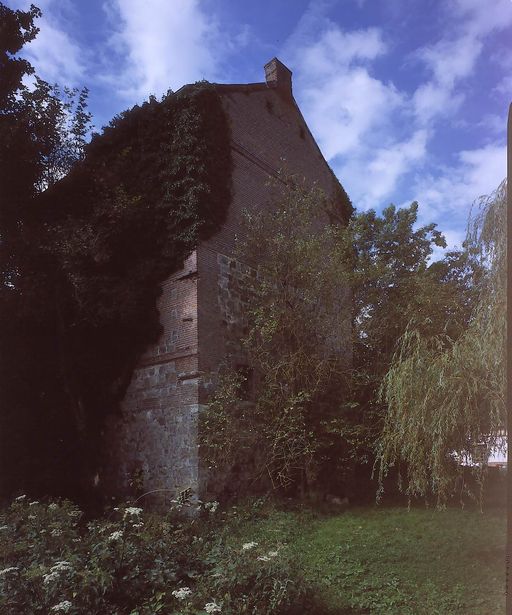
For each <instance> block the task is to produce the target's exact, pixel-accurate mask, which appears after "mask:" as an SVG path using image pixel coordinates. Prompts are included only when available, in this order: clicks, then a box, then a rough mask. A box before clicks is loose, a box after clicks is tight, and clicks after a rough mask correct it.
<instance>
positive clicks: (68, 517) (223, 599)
mask: <svg viewBox="0 0 512 615" xmlns="http://www.w3.org/2000/svg"><path fill="white" fill-rule="evenodd" d="M215 509H216V506H215V507H214V506H212V505H206V506H205V507H204V510H203V513H202V514H203V518H202V519H201V520H194V521H191V520H188V521H183V520H181V521H180V520H178V517H177V516H176V514H175V513H173V512H170V513H169V514H167V515H155V514H153V515H149V514H146V513H144V511H143V510H142V509H141V508H138V507H136V506H121V507H119V508H114V509H112V510H111V511H110V513H109V514H108V515H106V516H104V517H102V518H99V519H95V520H89V521H87V520H86V519H85V517H84V515H83V513H82V512H81V511H80V510H79V509H78V508H77V507H76V506H74V505H73V504H71V503H70V502H67V501H55V502H49V503H47V502H29V501H28V499H27V498H26V497H25V496H20V497H19V498H17V499H16V500H15V501H14V502H13V503H12V505H11V506H10V507H9V508H8V509H7V510H6V511H4V513H3V514H2V515H0V524H1V525H0V562H1V564H0V568H1V569H0V587H1V589H2V592H1V594H0V608H1V610H2V612H6V613H10V614H12V615H17V614H19V615H21V614H23V615H26V614H39V613H40V614H43V613H44V614H46V613H54V612H55V613H59V612H61V613H69V614H71V615H79V614H84V615H85V614H87V615H93V614H96V613H97V614H98V615H100V614H101V615H105V614H110V613H111V614H112V615H113V614H119V615H121V614H122V615H136V614H137V615H154V614H155V613H167V614H169V615H178V613H180V614H182V615H199V614H204V613H214V612H221V609H222V613H225V614H227V615H239V614H241V613H252V614H253V615H258V614H260V615H265V614H267V613H276V614H282V615H285V614H288V613H291V612H292V610H291V609H292V607H295V609H296V610H295V611H293V612H299V610H298V609H299V607H300V605H301V604H302V596H303V594H304V592H305V586H304V583H302V582H301V581H300V574H299V571H298V570H297V568H296V567H294V565H293V562H292V561H291V560H290V558H289V557H288V556H287V555H286V553H282V552H281V549H280V546H279V545H278V544H276V541H273V542H271V541H261V542H260V544H258V545H256V544H253V543H248V544H242V543H240V544H237V545H234V544H230V545H226V544H225V540H224V531H227V528H226V527H225V524H226V522H225V521H224V522H221V521H220V520H218V519H216V517H215V515H216V513H215V512H214V511H215ZM230 519H231V517H230V516H228V522H229V520H230ZM235 523H236V522H235Z"/></svg>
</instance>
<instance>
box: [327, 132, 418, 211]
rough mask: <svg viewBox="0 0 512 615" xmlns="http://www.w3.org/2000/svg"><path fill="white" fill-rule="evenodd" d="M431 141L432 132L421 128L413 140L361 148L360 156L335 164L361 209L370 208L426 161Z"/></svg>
mask: <svg viewBox="0 0 512 615" xmlns="http://www.w3.org/2000/svg"><path fill="white" fill-rule="evenodd" d="M427 140H428V132H427V131H426V130H422V129H421V130H417V131H416V132H415V133H414V134H413V135H412V136H411V137H410V138H409V139H406V140H404V141H396V142H393V143H392V144H391V145H389V146H386V147H381V148H377V149H374V150H370V149H368V150H367V149H360V151H359V152H358V154H357V155H356V156H350V157H348V158H347V159H346V160H345V162H343V163H339V164H335V171H336V172H337V174H338V177H341V178H343V184H344V186H345V188H346V189H347V191H348V193H349V194H350V195H351V198H352V199H353V201H354V202H355V204H356V205H357V208H358V209H360V210H368V209H372V208H376V207H377V206H378V205H380V204H381V203H383V201H384V200H385V199H386V197H387V196H388V195H390V194H392V193H393V191H394V190H395V189H396V187H397V183H398V181H399V180H400V178H401V177H402V176H403V175H404V174H405V173H407V172H410V171H411V169H413V168H415V166H416V165H417V164H420V163H421V162H422V161H423V160H424V158H425V154H426V144H427Z"/></svg>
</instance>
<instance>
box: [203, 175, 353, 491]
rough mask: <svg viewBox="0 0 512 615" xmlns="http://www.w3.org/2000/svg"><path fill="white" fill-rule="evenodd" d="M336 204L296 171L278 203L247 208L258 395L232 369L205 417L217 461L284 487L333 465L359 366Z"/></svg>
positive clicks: (347, 256)
mask: <svg viewBox="0 0 512 615" xmlns="http://www.w3.org/2000/svg"><path fill="white" fill-rule="evenodd" d="M328 207H329V200H328V199H327V198H326V196H325V195H324V194H323V193H322V192H321V191H320V190H318V189H317V188H313V189H311V188H308V187H307V186H305V185H302V184H301V183H297V182H296V181H295V180H294V179H293V178H288V179H287V185H286V187H285V188H283V189H282V190H281V191H280V192H278V193H277V196H276V199H275V202H273V203H272V207H271V208H270V209H269V211H257V212H247V213H246V216H245V226H244V231H243V233H241V235H240V239H239V243H238V257H239V260H240V261H241V262H242V263H246V264H247V263H249V264H250V265H251V267H252V269H251V267H247V270H248V274H249V275H247V281H246V286H247V302H246V306H245V318H246V324H247V327H246V334H245V336H244V338H243V340H242V345H243V349H244V352H245V354H246V357H247V359H246V360H247V361H248V364H249V365H250V366H251V368H252V369H254V377H253V391H252V400H253V403H252V404H247V403H244V401H243V399H241V397H243V390H242V387H241V386H240V385H241V382H240V376H242V377H243V375H240V374H232V375H228V376H226V377H225V379H224V381H223V382H222V385H221V386H220V387H219V389H218V390H217V393H216V395H215V396H214V397H213V399H212V401H211V404H210V406H209V409H208V411H207V412H206V413H205V414H204V416H203V417H202V418H203V434H204V440H205V441H204V446H205V449H204V450H205V452H206V453H207V455H208V456H209V462H210V465H215V466H217V467H219V466H220V467H221V468H222V469H226V466H227V468H228V469H229V466H230V465H233V463H234V462H236V463H237V464H238V465H239V466H242V467H244V468H245V473H246V474H247V475H248V476H250V477H251V478H252V479H253V480H256V481H258V479H262V478H263V479H266V480H267V481H270V484H272V485H273V486H274V487H275V488H278V487H279V488H282V487H288V486H290V485H292V484H293V483H295V484H294V485H293V487H294V488H296V487H297V485H301V486H302V487H303V488H304V487H305V486H306V483H308V482H314V481H315V478H314V477H316V476H317V475H318V474H319V473H321V472H322V471H323V470H325V468H324V467H323V461H324V458H325V453H326V450H327V449H328V448H329V446H330V444H331V431H332V429H333V428H334V426H333V425H334V422H335V415H336V414H337V413H336V410H337V407H336V404H335V406H334V408H333V403H332V402H333V399H337V396H339V393H340V390H342V389H343V384H345V381H344V378H346V376H347V373H348V369H349V366H350V345H351V344H350V329H351V327H350V321H351V305H350V293H349V291H348V288H349V283H350V282H349V278H350V276H351V254H352V249H351V246H350V242H349V241H348V234H347V232H346V228H344V227H342V226H340V225H337V224H336V225H332V224H330V223H329V217H328V215H327V210H328ZM251 272H252V275H251ZM333 410H334V412H333ZM333 415H334V416H333ZM330 461H332V458H331V459H330Z"/></svg>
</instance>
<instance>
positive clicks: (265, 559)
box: [257, 555, 270, 562]
mask: <svg viewBox="0 0 512 615" xmlns="http://www.w3.org/2000/svg"><path fill="white" fill-rule="evenodd" d="M257 559H259V560H260V562H270V557H269V556H268V555H260V556H259V557H258V558H257Z"/></svg>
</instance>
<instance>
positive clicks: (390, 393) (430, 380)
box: [378, 182, 507, 504]
mask: <svg viewBox="0 0 512 615" xmlns="http://www.w3.org/2000/svg"><path fill="white" fill-rule="evenodd" d="M506 200H507V199H506V184H505V182H504V183H503V184H502V185H501V186H500V187H499V188H498V190H497V191H496V192H495V193H493V194H492V195H491V196H489V197H485V198H483V199H481V200H480V201H479V203H478V209H477V211H476V213H475V215H474V217H473V218H472V220H471V221H470V224H469V230H468V237H467V240H466V250H467V251H468V253H469V254H471V255H472V257H473V258H475V259H478V261H479V263H480V266H481V271H482V275H481V276H480V279H479V281H478V286H477V290H478V301H477V303H476V305H475V306H474V309H473V311H472V312H471V316H470V319H469V323H468V325H467V328H466V329H465V330H464V331H463V332H462V333H461V334H460V335H459V336H458V337H457V338H455V339H454V338H453V337H451V336H450V335H449V334H448V333H443V334H438V335H429V334H428V333H426V332H425V331H421V330H418V329H417V328H415V327H414V323H412V324H411V325H410V328H409V329H408V330H407V331H406V333H405V334H404V336H403V337H402V338H401V341H400V347H399V349H398V351H397V353H396V355H395V357H394V360H393V363H392V365H391V368H390V370H389V371H388V373H387V374H386V376H385V378H384V381H383V384H382V397H383V399H384V401H385V402H386V405H387V408H388V411H387V414H386V420H385V425H384V429H383V433H382V437H381V440H380V448H379V457H378V462H379V464H380V476H381V480H382V477H383V476H384V475H385V474H386V472H387V471H388V469H389V467H390V466H393V465H397V464H401V465H402V466H403V474H404V476H403V486H404V489H405V491H406V493H407V494H408V495H410V496H424V495H427V494H429V493H434V494H435V495H436V496H437V498H438V503H439V504H443V503H444V502H445V501H446V499H447V498H448V497H449V496H450V495H453V494H454V493H455V492H456V491H459V492H462V493H464V492H465V491H467V485H466V483H465V481H464V466H463V465H461V464H462V462H468V461H470V462H472V463H473V464H474V465H473V472H474V473H476V475H477V478H478V483H479V484H480V487H481V489H483V481H484V478H485V473H486V469H487V459H488V458H489V455H490V453H491V452H492V451H493V450H496V449H499V448H500V447H503V446H504V444H503V438H500V435H501V434H502V433H504V430H505V427H506V405H505V389H506V376H505V357H506V351H505V343H506V321H505V317H506ZM479 495H480V499H481V497H482V492H481V493H480V494H479Z"/></svg>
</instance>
